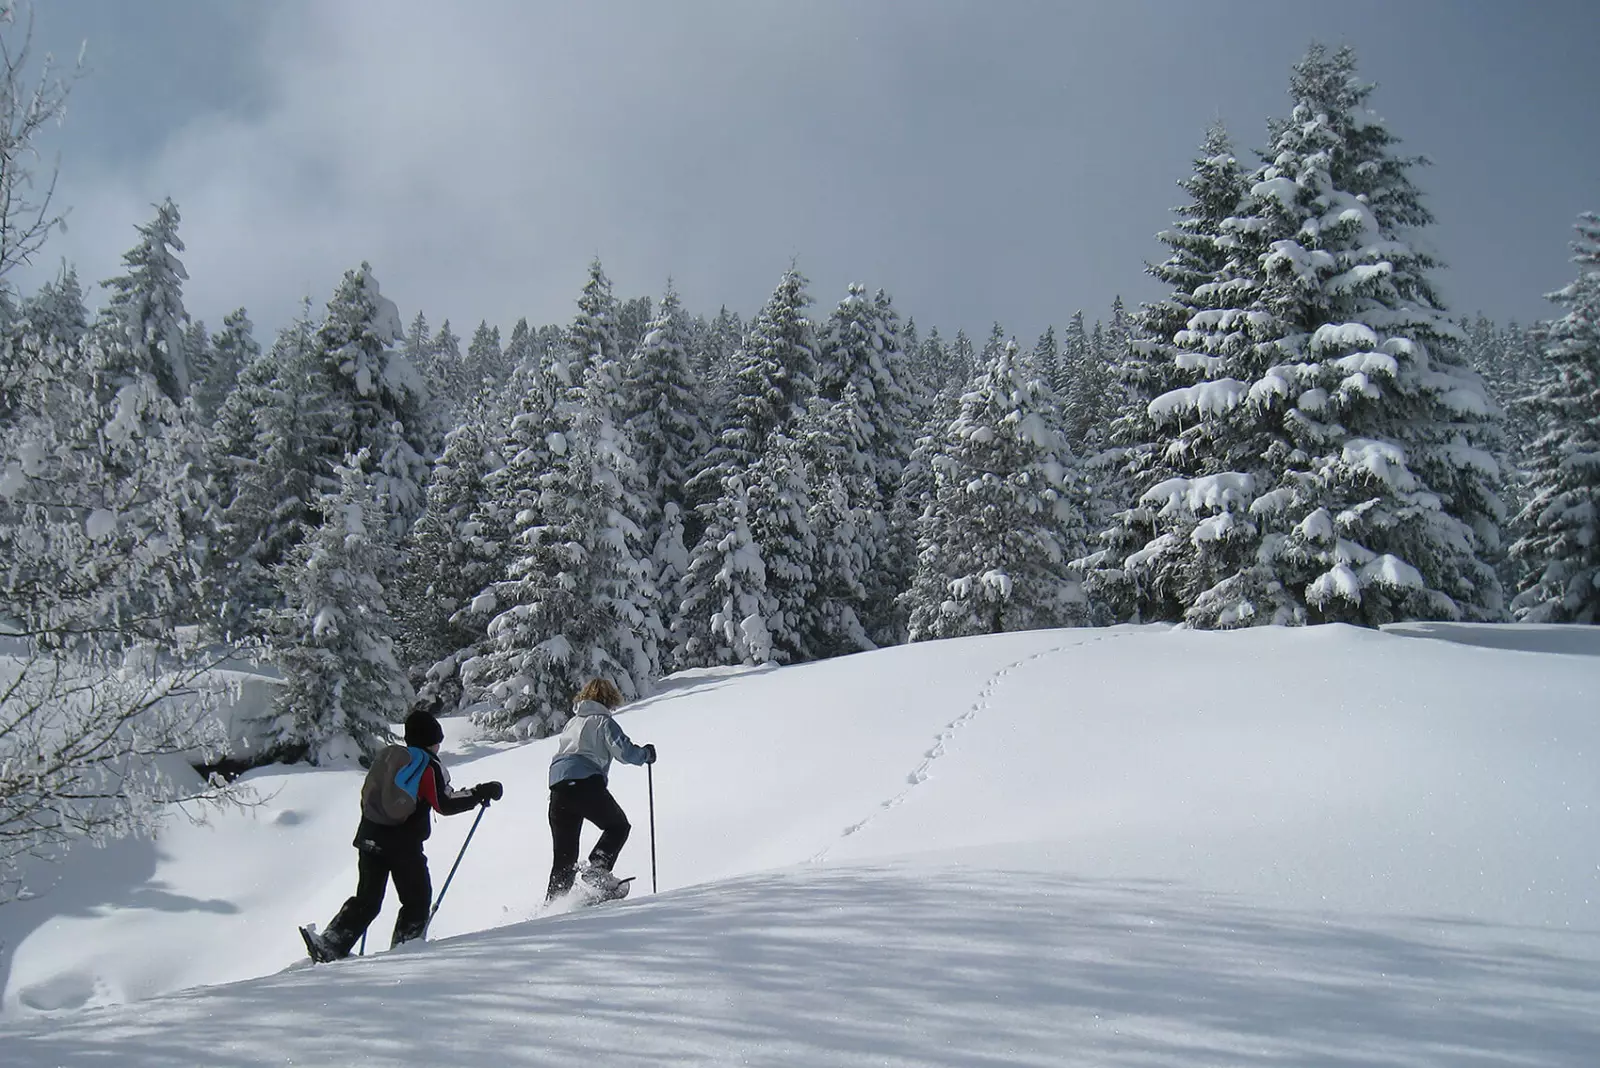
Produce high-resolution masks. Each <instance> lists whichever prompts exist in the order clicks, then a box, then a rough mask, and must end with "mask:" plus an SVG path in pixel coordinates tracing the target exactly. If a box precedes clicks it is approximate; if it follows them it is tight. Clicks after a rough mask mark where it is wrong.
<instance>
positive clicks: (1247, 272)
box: [1122, 46, 1501, 626]
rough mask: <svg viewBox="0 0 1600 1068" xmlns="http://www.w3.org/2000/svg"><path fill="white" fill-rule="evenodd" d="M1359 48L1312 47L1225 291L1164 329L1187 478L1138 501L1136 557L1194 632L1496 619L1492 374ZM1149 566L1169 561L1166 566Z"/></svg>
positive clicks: (1158, 413)
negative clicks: (1432, 250) (1417, 239)
mask: <svg viewBox="0 0 1600 1068" xmlns="http://www.w3.org/2000/svg"><path fill="white" fill-rule="evenodd" d="M1371 91H1372V89H1371V86H1369V85H1365V84H1363V83H1361V82H1360V81H1359V80H1358V79H1357V78H1356V77H1355V59H1354V55H1353V54H1352V53H1351V52H1350V51H1349V50H1348V49H1342V50H1340V51H1338V52H1336V53H1333V54H1329V53H1328V52H1327V51H1326V50H1324V49H1323V48H1321V47H1320V46H1313V48H1312V49H1311V51H1310V52H1309V53H1308V54H1307V55H1306V57H1305V59H1304V60H1302V61H1301V63H1300V64H1298V65H1297V66H1296V68H1295V72H1294V76H1293V78H1292V80H1291V95H1292V96H1293V98H1294V99H1295V107H1294V110H1293V112H1292V114H1291V116H1290V118H1289V119H1287V120H1283V121H1277V122H1274V123H1273V124H1272V126H1271V133H1272V144H1271V147H1270V149H1269V160H1268V162H1267V163H1265V164H1263V165H1262V167H1261V168H1260V169H1259V170H1257V171H1256V172H1255V174H1253V175H1252V179H1251V188H1250V191H1249V193H1248V195H1247V197H1246V199H1245V202H1244V203H1243V204H1241V205H1240V207H1239V209H1238V212H1237V213H1236V215H1235V216H1233V217H1231V218H1229V219H1228V220H1227V221H1226V222H1225V223H1224V224H1223V232H1224V235H1225V236H1226V237H1228V238H1230V239H1231V240H1232V241H1233V247H1232V249H1231V255H1230V257H1229V260H1228V263H1227V266H1226V267H1225V268H1223V270H1222V271H1221V272H1220V274H1219V275H1218V279H1217V281H1215V282H1213V283H1211V286H1210V288H1206V289H1204V295H1205V296H1206V297H1208V298H1210V297H1215V298H1216V299H1217V306H1216V307H1213V308H1207V309H1205V310H1203V311H1200V312H1198V313H1197V314H1195V315H1194V316H1192V317H1191V318H1190V319H1189V321H1188V323H1187V324H1186V325H1185V328H1184V329H1183V330H1181V331H1179V332H1177V333H1175V334H1173V335H1172V336H1171V338H1170V339H1169V340H1170V342H1171V343H1172V344H1173V345H1174V346H1175V347H1176V349H1177V350H1178V352H1177V356H1176V360H1177V362H1178V363H1179V365H1180V367H1183V368H1185V369H1187V368H1198V369H1201V370H1203V372H1204V377H1203V378H1202V380H1201V381H1199V382H1197V383H1196V384H1194V385H1192V386H1187V387H1182V388H1177V389H1173V390H1170V391H1169V392H1167V393H1165V394H1163V395H1162V396H1160V397H1157V398H1156V399H1155V400H1154V401H1153V402H1152V403H1151V405H1150V407H1149V410H1150V413H1151V415H1152V416H1153V417H1154V418H1155V419H1156V420H1158V421H1159V422H1161V423H1162V424H1163V425H1173V424H1178V425H1180V426H1181V427H1182V429H1181V430H1179V431H1177V432H1176V435H1175V437H1176V440H1175V441H1174V442H1173V443H1172V444H1171V445H1169V446H1168V448H1167V456H1168V458H1169V459H1171V458H1172V457H1174V456H1177V457H1181V458H1182V462H1183V465H1184V466H1185V467H1186V468H1187V470H1186V472H1185V473H1184V474H1183V475H1180V476H1176V477H1173V478H1169V479H1165V480H1163V481H1162V482H1160V483H1158V484H1156V485H1154V486H1151V487H1149V488H1148V489H1147V490H1146V491H1145V492H1144V493H1143V494H1142V496H1141V504H1143V505H1146V506H1148V507H1150V508H1151V509H1152V511H1153V514H1154V517H1155V523H1154V527H1155V536H1154V537H1153V538H1152V539H1151V540H1150V541H1149V542H1148V543H1147V544H1146V546H1145V547H1144V548H1142V549H1140V550H1139V551H1137V552H1135V553H1133V554H1130V555H1129V556H1128V557H1127V558H1126V559H1125V560H1124V561H1122V565H1123V566H1122V569H1123V570H1125V571H1126V570H1133V571H1138V572H1143V573H1145V575H1146V585H1149V586H1163V587H1166V588H1168V589H1170V590H1171V591H1173V592H1172V594H1171V595H1170V599H1171V601H1172V602H1175V603H1177V604H1181V605H1184V606H1187V610H1186V612H1185V614H1184V618H1185V619H1187V620H1188V621H1189V622H1191V623H1193V624H1196V625H1200V626H1238V625H1247V624H1251V623H1265V622H1274V621H1282V622H1295V621H1306V620H1311V621H1316V620H1326V621H1345V622H1356V623H1365V624H1369V625H1375V624H1379V623H1383V622H1387V621H1389V620H1392V619H1401V618H1473V619H1490V618H1495V617H1496V615H1497V614H1498V613H1499V612H1500V610H1501V604H1500V594H1499V584H1498V582H1497V581H1496V578H1495V575H1494V572H1493V570H1492V568H1490V567H1489V566H1488V564H1487V563H1486V562H1485V561H1484V559H1483V557H1482V555H1481V554H1482V553H1484V552H1485V551H1486V549H1487V548H1488V547H1489V546H1491V545H1492V543H1493V540H1494V539H1495V537H1496V536H1497V535H1496V521H1497V519H1498V512H1499V504H1498V500H1497V497H1496V494H1495V483H1496V481H1497V477H1498V475H1497V468H1496V465H1495V463H1494V459H1493V455H1492V443H1493V439H1494V435H1495V429H1494V426H1493V421H1492V409H1491V408H1490V406H1489V405H1488V403H1487V401H1486V400H1485V398H1484V395H1483V390H1482V384H1481V380H1479V379H1478V378H1477V376H1476V375H1474V374H1472V373H1471V372H1470V371H1469V370H1468V369H1466V368H1464V367H1462V366H1461V365H1460V364H1459V362H1458V361H1455V360H1454V359H1452V357H1451V355H1450V352H1449V348H1448V344H1447V343H1448V342H1449V341H1450V340H1451V338H1452V335H1453V330H1452V328H1451V327H1450V325H1449V323H1448V322H1447V321H1446V320H1445V318H1444V315H1443V312H1442V310H1441V308H1440V306H1439V302H1438V299H1437V297H1436V295H1435V293H1434V290H1433V287H1432V283H1431V282H1430V281H1429V278H1428V273H1429V272H1430V271H1431V270H1432V269H1433V268H1434V267H1435V266H1437V264H1436V263H1435V261H1434V260H1433V259H1432V258H1431V257H1429V256H1428V255H1426V254H1425V253H1422V252H1419V251H1418V250H1417V249H1416V248H1415V247H1414V246H1413V245H1412V244H1410V243H1409V240H1408V238H1409V235H1410V233H1411V232H1413V231H1414V230H1416V229H1418V228H1420V227H1422V226H1425V225H1426V224H1427V223H1428V222H1429V221H1431V217H1430V216H1429V214H1428V212H1427V210H1426V208H1424V207H1423V205H1422V203H1421V198H1420V195H1419V194H1418V192H1417V189H1416V187H1415V186H1414V185H1413V184H1412V182H1411V178H1410V171H1411V169H1412V167H1413V165H1414V164H1415V163H1416V162H1417V161H1415V160H1411V159H1407V158H1404V157H1401V156H1398V155H1396V154H1394V152H1393V146H1394V144H1395V138H1394V136H1393V135H1392V134H1390V133H1389V132H1388V130H1387V129H1386V128H1385V127H1384V125H1383V124H1382V122H1381V121H1380V120H1378V119H1377V118H1376V116H1374V115H1373V114H1372V113H1371V112H1370V111H1368V110H1367V109H1366V101H1367V99H1368V97H1369V96H1370V94H1371ZM1151 572H1162V573H1163V575H1162V576H1161V577H1154V576H1152V575H1151Z"/></svg>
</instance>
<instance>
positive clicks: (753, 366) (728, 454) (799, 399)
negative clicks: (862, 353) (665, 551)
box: [690, 269, 816, 504]
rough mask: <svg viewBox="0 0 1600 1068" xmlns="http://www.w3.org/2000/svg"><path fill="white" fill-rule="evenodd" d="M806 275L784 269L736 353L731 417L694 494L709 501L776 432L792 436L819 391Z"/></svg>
mask: <svg viewBox="0 0 1600 1068" xmlns="http://www.w3.org/2000/svg"><path fill="white" fill-rule="evenodd" d="M805 287H806V279H805V276H804V275H802V274H801V273H800V272H799V271H797V270H793V269H791V270H789V271H787V272H785V273H784V276H783V278H782V280H781V281H779V283H778V287H777V289H775V290H774V291H773V294H772V297H771V298H770V299H769V300H768V301H767V303H766V304H765V305H764V306H763V307H762V309H761V312H760V313H759V314H758V315H757V316H756V317H755V319H754V320H753V321H752V322H751V324H750V333H749V334H748V335H747V336H746V337H745V339H744V343H743V345H742V346H741V347H740V350H739V352H738V354H737V355H736V356H735V357H734V359H735V363H736V369H735V371H734V373H733V379H732V383H731V388H732V397H731V399H730V400H729V404H728V411H727V414H726V418H725V420H724V422H723V424H722V427H721V430H720V433H719V435H718V440H717V442H716V443H715V444H714V445H713V447H712V449H711V452H710V454H709V455H708V457H707V462H706V463H705V465H703V466H702V467H701V469H700V470H699V471H698V472H696V473H695V475H694V477H693V479H692V480H691V489H690V496H691V500H693V501H695V502H696V503H697V504H698V503H701V502H704V501H705V500H706V499H707V497H709V496H710V495H711V494H713V493H715V492H718V491H719V490H720V488H721V487H722V485H723V481H724V479H726V477H727V476H728V475H730V474H737V473H740V472H743V471H744V470H746V469H748V468H749V467H750V465H751V464H753V463H755V462H756V461H757V460H758V459H759V458H760V457H761V454H762V453H763V452H764V451H765V449H766V445H767V439H768V438H769V437H770V436H771V435H772V434H774V433H782V434H786V435H790V436H793V433H794V428H795V424H796V423H797V422H798V421H799V419H800V417H801V416H802V415H804V414H805V406H806V404H807V403H808V402H809V400H810V398H811V395H812V394H813V393H814V392H815V390H816V387H815V374H816V341H815V336H814V330H813V328H812V324H811V321H810V320H809V319H807V318H806V316H805V309H806V307H807V306H808V305H809V304H810V303H811V298H810V296H809V295H807V293H806V288H805Z"/></svg>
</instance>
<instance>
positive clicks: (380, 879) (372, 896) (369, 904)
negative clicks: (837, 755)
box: [322, 842, 433, 957]
mask: <svg viewBox="0 0 1600 1068" xmlns="http://www.w3.org/2000/svg"><path fill="white" fill-rule="evenodd" d="M356 855H357V856H358V857H359V858H360V859H359V860H358V861H357V862H356V873H357V874H356V892H355V896H354V897H352V898H350V900H348V901H346V902H345V903H344V907H343V908H341V909H340V910H339V915H337V916H335V917H334V918H333V922H332V923H330V924H328V929H327V930H326V931H324V932H323V935H322V938H323V941H325V942H326V943H328V948H329V949H332V950H334V951H336V952H337V954H338V955H339V956H341V957H342V956H345V955H346V954H348V953H349V952H350V947H351V946H353V945H355V944H356V942H357V941H359V940H360V938H361V936H362V935H363V934H365V933H366V930H367V927H368V926H369V925H370V924H371V923H372V921H373V920H375V919H377V918H378V913H379V912H380V911H382V909H383V895H384V892H385V891H386V890H388V888H389V880H390V879H393V880H394V890H395V893H396V894H398V895H400V916H399V918H398V919H396V920H395V922H394V937H393V939H392V940H391V941H390V943H389V946H390V948H391V949H392V948H393V947H395V946H398V945H399V944H400V943H401V942H409V941H411V940H412V939H413V938H421V937H422V935H423V934H424V932H425V931H426V930H427V927H428V910H429V909H430V908H431V907H432V905H433V881H432V880H431V879H430V878H429V877H428V858H427V856H425V855H424V854H423V852H422V843H421V842H418V843H417V845H416V847H415V848H414V849H413V848H407V847H404V846H402V847H400V848H394V847H390V848H388V849H359V848H358V849H357V851H356Z"/></svg>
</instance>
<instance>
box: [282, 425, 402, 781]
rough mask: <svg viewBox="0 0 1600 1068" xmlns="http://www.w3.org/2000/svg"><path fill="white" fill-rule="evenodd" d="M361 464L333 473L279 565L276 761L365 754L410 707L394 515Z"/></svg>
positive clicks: (357, 459) (357, 460)
mask: <svg viewBox="0 0 1600 1068" xmlns="http://www.w3.org/2000/svg"><path fill="white" fill-rule="evenodd" d="M367 463H368V457H367V456H366V455H365V454H360V455H357V456H353V457H351V458H350V463H349V465H348V466H342V467H340V468H339V469H338V472H337V474H338V477H339V490H338V492H337V493H326V494H323V495H322V496H321V497H320V498H319V500H318V502H317V507H318V510H319V511H320V512H321V513H322V524H321V526H320V527H319V528H318V529H317V531H316V533H315V534H313V535H312V536H311V537H310V538H308V539H307V540H305V541H304V542H302V543H301V544H300V545H298V546H296V547H295V549H294V550H293V551H292V552H291V553H290V556H289V559H288V560H287V561H285V562H284V564H283V565H282V572H283V574H282V576H281V578H280V580H279V581H280V584H281V585H282V587H283V589H284V591H285V594H286V602H287V603H286V604H285V605H284V607H283V608H281V609H278V610H276V611H274V612H273V613H272V614H271V621H272V622H271V633H272V640H273V644H274V646H275V647H276V659H277V662H278V665H279V667H280V668H281V669H282V670H283V674H284V682H285V685H284V687H283V691H282V693H281V694H280V696H279V698H278V701H277V703H276V705H275V706H274V708H273V711H272V717H271V721H270V724H269V730H268V746H269V747H270V748H271V750H272V751H273V752H274V754H275V755H276V756H278V757H279V758H280V759H287V760H298V759H302V758H304V759H308V760H309V761H310V762H311V763H313V764H327V763H335V762H340V761H349V760H355V759H358V758H360V757H371V756H373V755H375V754H376V753H377V751H378V750H379V749H380V748H382V747H383V746H384V745H385V744H387V743H388V742H389V740H390V737H391V736H390V728H389V724H391V723H393V722H396V721H398V720H400V719H402V718H403V717H404V716H405V712H406V708H407V706H408V705H409V704H410V702H411V696H412V694H411V687H410V685H409V684H408V683H407V681H406V676H405V672H404V671H403V670H402V669H401V667H400V663H399V661H398V659H397V658H396V656H395V649H394V634H395V625H394V621H393V619H392V617H391V615H390V610H389V602H388V595H387V593H386V591H385V589H384V579H383V576H384V575H387V574H393V573H394V572H395V571H396V569H397V566H398V562H397V560H396V559H395V557H396V555H397V551H396V548H395V544H394V541H393V538H392V535H391V534H390V532H389V513H390V509H389V507H388V506H387V505H386V504H385V503H384V502H383V501H382V500H380V499H378V497H377V496H376V493H375V491H374V480H373V478H372V477H371V475H370V474H369V473H368V472H366V471H364V470H363V468H364V467H365V466H366V465H367Z"/></svg>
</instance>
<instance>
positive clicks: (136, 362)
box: [100, 199, 190, 404]
mask: <svg viewBox="0 0 1600 1068" xmlns="http://www.w3.org/2000/svg"><path fill="white" fill-rule="evenodd" d="M155 207H156V217H155V218H154V219H153V220H151V221H150V222H149V223H147V224H145V225H143V226H140V227H137V229H138V231H139V236H140V241H139V243H138V244H137V245H135V246H134V247H133V248H131V249H129V250H128V251H127V252H126V253H124V254H123V257H122V262H123V264H124V265H126V267H127V273H125V274H121V275H118V276H117V277H115V278H110V279H107V280H106V281H104V282H101V283H100V284H101V285H102V286H104V287H105V288H106V289H107V291H109V293H110V294H111V296H110V299H109V301H108V302H107V304H106V308H105V311H104V312H103V314H102V318H103V320H104V326H105V328H106V329H107V330H108V331H110V332H111V333H113V334H114V335H115V336H116V341H115V342H112V341H110V340H109V339H108V340H107V343H106V344H105V346H104V352H105V355H106V356H108V357H110V358H111V359H112V360H113V361H114V362H113V363H112V365H111V366H110V367H108V368H106V370H107V371H108V372H109V373H110V374H111V376H112V378H113V379H114V380H115V381H117V382H121V381H125V380H126V379H127V378H128V377H129V375H130V374H131V373H132V372H133V371H135V370H141V371H148V372H149V373H150V374H152V375H154V376H155V380H156V383H157V384H158V385H160V387H161V391H162V392H163V393H165V394H166V395H167V396H168V397H169V398H171V400H172V401H173V402H174V403H179V404H181V403H182V402H183V399H184V397H186V396H188V394H189V382H190V374H189V361H188V357H187V354H186V353H185V352H184V344H183V342H184V331H185V329H186V327H187V326H188V322H189V313H188V312H186V311H185V310H184V307H183V283H184V281H185V280H186V279H188V277H189V273H188V272H187V271H185V270H184V267H183V263H182V262H181V261H180V260H179V259H178V253H180V252H182V251H183V241H182V240H181V239H180V238H179V237H178V222H179V216H178V208H177V205H175V204H173V203H172V201H171V200H170V199H168V200H165V201H163V202H161V203H160V204H157V205H156V206H155Z"/></svg>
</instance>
